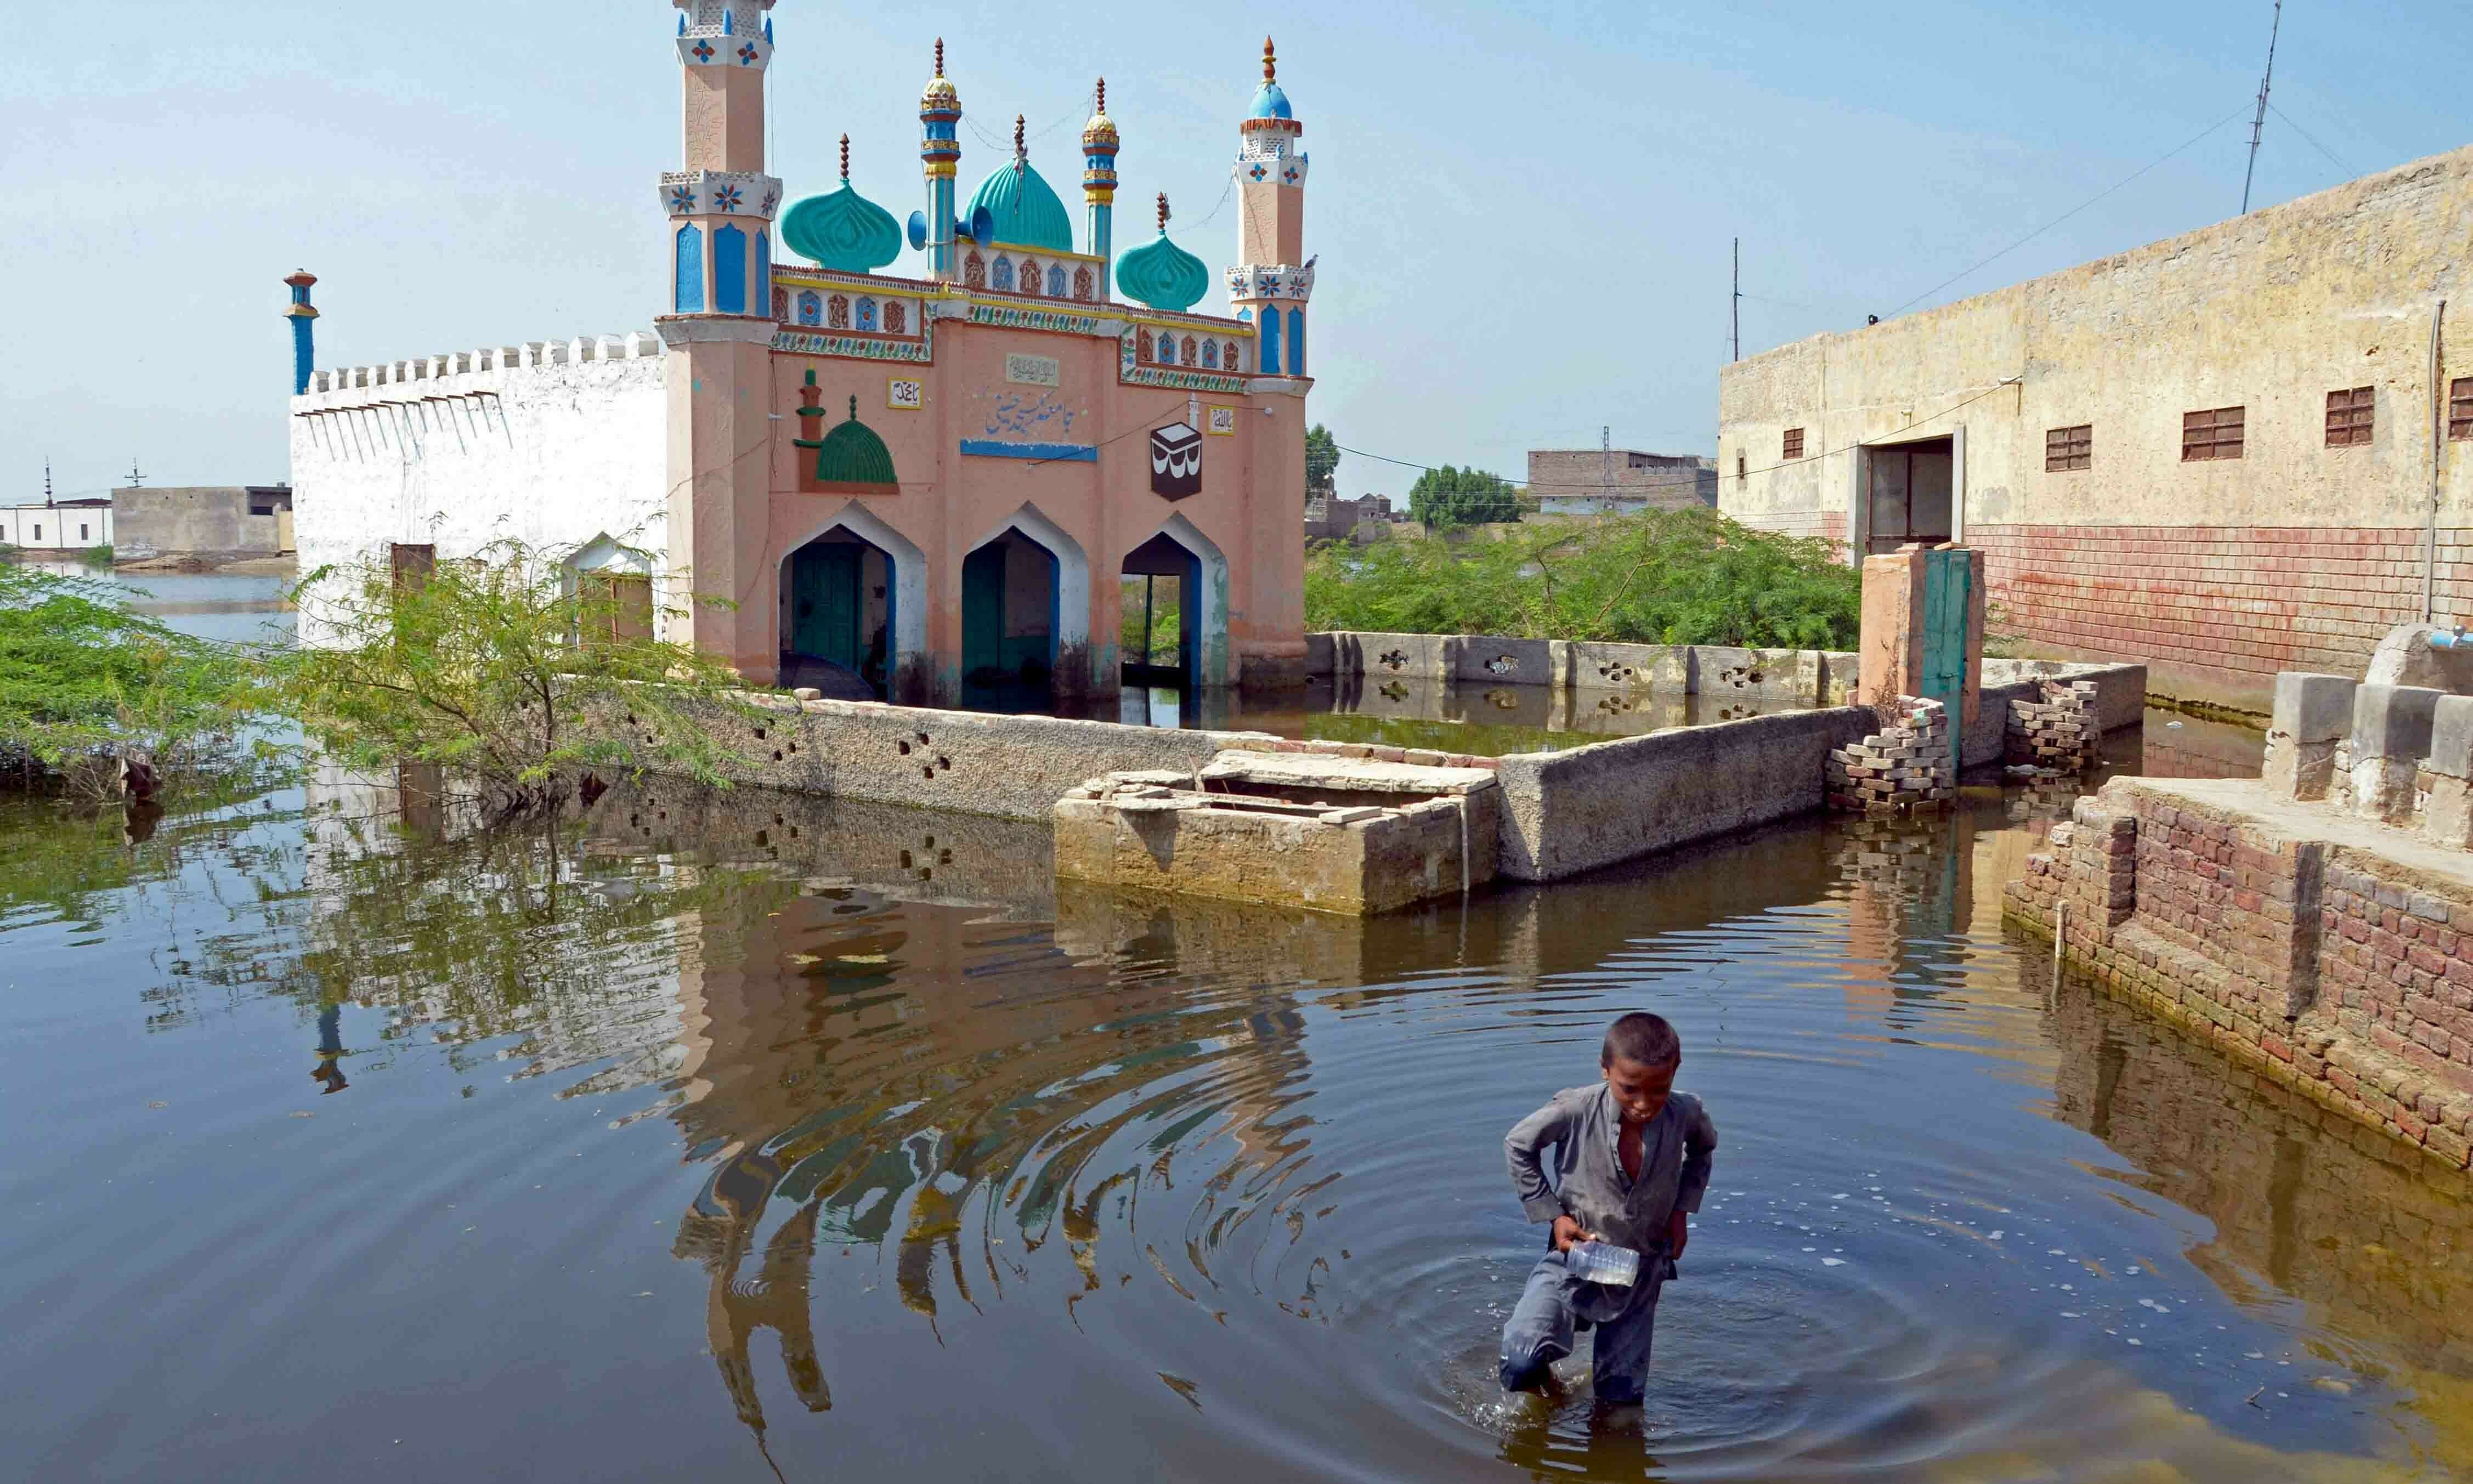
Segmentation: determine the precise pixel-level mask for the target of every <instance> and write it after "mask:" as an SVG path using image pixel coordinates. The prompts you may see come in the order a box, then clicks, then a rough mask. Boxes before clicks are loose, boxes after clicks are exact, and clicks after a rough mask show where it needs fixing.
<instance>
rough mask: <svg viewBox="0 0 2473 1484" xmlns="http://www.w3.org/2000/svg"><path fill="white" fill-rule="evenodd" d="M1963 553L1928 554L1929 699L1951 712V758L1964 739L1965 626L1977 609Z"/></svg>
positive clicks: (1925, 682) (1972, 569) (1926, 657)
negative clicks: (1975, 608) (1970, 615)
mask: <svg viewBox="0 0 2473 1484" xmlns="http://www.w3.org/2000/svg"><path fill="white" fill-rule="evenodd" d="M1972 556H1973V554H1972V553H1970V552H1965V551H1928V552H1925V553H1924V554H1923V557H1924V673H1923V679H1922V688H1923V694H1924V697H1925V699H1927V700H1932V701H1937V702H1939V703H1940V704H1941V706H1942V707H1943V708H1944V709H1946V710H1947V712H1948V713H1949V744H1950V753H1951V755H1952V757H1953V758H1954V757H1956V756H1957V755H1958V753H1959V749H1960V747H1961V745H1962V744H1963V741H1964V736H1963V733H1964V731H1965V727H1966V718H1965V716H1964V714H1963V710H1962V707H1963V706H1964V703H1965V700H1966V627H1967V618H1968V616H1969V614H1970V613H1971V612H1972V611H1973V610H1974V607H1975V563H1974V562H1973V561H1972V560H1971V559H1972Z"/></svg>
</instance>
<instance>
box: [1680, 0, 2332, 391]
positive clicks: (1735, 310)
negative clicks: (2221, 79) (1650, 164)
mask: <svg viewBox="0 0 2473 1484" xmlns="http://www.w3.org/2000/svg"><path fill="white" fill-rule="evenodd" d="M2275 3H2276V4H2278V5H2282V4H2283V3H2284V0H2275ZM1726 323H1727V334H1728V336H1729V337H1730V338H1731V339H1733V341H1734V342H1735V355H1734V359H1736V360H1738V361H1740V360H1741V359H1742V358H1743V239H1742V238H1741V237H1738V238H1736V239H1735V295H1734V298H1732V299H1728V300H1726Z"/></svg>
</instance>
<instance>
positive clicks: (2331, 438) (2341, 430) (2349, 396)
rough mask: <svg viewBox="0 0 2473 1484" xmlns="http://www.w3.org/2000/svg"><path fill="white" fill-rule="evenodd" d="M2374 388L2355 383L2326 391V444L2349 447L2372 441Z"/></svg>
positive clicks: (2334, 446)
mask: <svg viewBox="0 0 2473 1484" xmlns="http://www.w3.org/2000/svg"><path fill="white" fill-rule="evenodd" d="M2374 392H2375V389H2373V388H2370V387H2354V388H2352V389H2351V390H2349V391H2344V392H2330V393H2328V394H2327V446H2328V447H2330V448H2349V447H2351V446H2352V445H2354V444H2356V443H2368V442H2369V441H2370V414H2371V410H2372V409H2373V407H2374V406H2375V405H2376V397H2375V395H2374Z"/></svg>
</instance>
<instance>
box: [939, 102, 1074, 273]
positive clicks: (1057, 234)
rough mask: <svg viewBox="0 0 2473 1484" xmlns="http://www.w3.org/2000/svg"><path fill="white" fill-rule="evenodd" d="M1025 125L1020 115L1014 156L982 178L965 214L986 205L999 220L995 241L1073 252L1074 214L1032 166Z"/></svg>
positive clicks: (1014, 127) (1052, 250)
mask: <svg viewBox="0 0 2473 1484" xmlns="http://www.w3.org/2000/svg"><path fill="white" fill-rule="evenodd" d="M1021 125H1022V121H1021V120H1020V118H1016V119H1015V120H1014V121H1013V159H1012V160H1011V161H1009V162H1008V163H1006V164H1003V165H999V166H997V167H996V171H995V172H994V173H993V174H991V175H990V176H989V177H988V178H987V179H986V180H982V181H980V182H979V188H978V189H977V190H975V191H973V192H972V193H971V203H970V205H968V206H966V207H964V208H963V209H962V212H961V215H962V218H963V219H964V220H965V221H967V220H969V219H970V217H971V215H972V212H973V211H975V210H976V209H977V208H978V207H980V206H985V207H987V208H988V215H989V216H990V217H991V218H993V219H994V221H995V224H996V225H995V227H994V228H993V229H992V230H991V232H990V233H989V235H990V236H991V237H992V238H993V239H994V240H995V241H996V242H1001V243H1005V244H1007V245H1010V246H1016V247H1024V248H1037V249H1039V250H1041V251H1045V252H1070V251H1073V218H1072V217H1070V216H1069V215H1068V214H1067V213H1066V210H1065V203H1063V202H1062V201H1059V200H1057V198H1056V192H1055V190H1054V189H1052V188H1051V187H1050V186H1049V185H1048V183H1047V182H1046V181H1045V180H1042V179H1041V178H1040V174H1039V172H1038V171H1036V170H1033V169H1031V168H1030V153H1029V151H1028V150H1027V149H1026V148H1025V147H1024V146H1023V144H1022V138H1021Z"/></svg>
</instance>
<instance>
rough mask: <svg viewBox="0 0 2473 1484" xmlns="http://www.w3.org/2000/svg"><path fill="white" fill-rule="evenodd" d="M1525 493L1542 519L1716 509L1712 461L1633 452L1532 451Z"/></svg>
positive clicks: (1628, 450)
mask: <svg viewBox="0 0 2473 1484" xmlns="http://www.w3.org/2000/svg"><path fill="white" fill-rule="evenodd" d="M1528 492H1529V493H1530V494H1532V495H1535V496H1536V498H1537V512H1538V514H1539V515H1633V514H1636V513H1638V512H1640V511H1644V510H1690V509H1693V507H1695V506H1696V507H1704V508H1705V507H1712V506H1715V505H1716V504H1717V460H1715V459H1712V458H1707V457H1704V456H1702V455H1699V454H1689V453H1643V452H1641V451H1640V450H1639V449H1636V448H1531V449H1530V450H1528Z"/></svg>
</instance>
